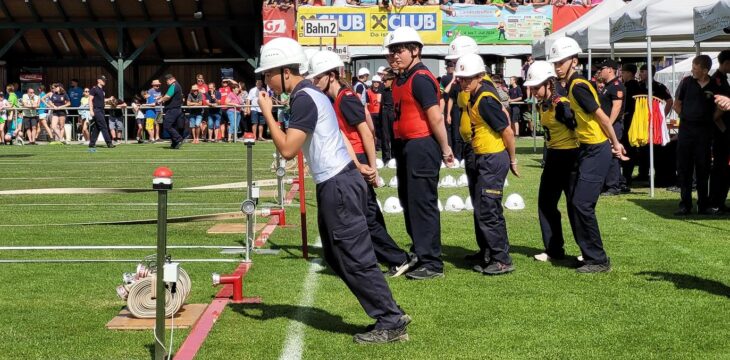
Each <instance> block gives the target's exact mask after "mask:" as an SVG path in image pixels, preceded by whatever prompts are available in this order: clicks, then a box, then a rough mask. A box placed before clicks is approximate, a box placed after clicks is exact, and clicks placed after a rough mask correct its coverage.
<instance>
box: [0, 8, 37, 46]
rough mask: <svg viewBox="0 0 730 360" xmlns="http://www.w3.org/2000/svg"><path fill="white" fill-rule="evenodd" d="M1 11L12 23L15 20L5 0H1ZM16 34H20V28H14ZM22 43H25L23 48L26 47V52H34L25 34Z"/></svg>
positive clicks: (21, 38)
mask: <svg viewBox="0 0 730 360" xmlns="http://www.w3.org/2000/svg"><path fill="white" fill-rule="evenodd" d="M0 11H2V12H3V14H4V15H5V17H6V18H7V19H8V20H9V22H10V23H14V22H15V18H14V17H13V14H11V13H10V10H8V6H7V5H5V1H0ZM13 31H14V32H15V34H18V32H20V30H19V29H13ZM20 43H21V44H23V48H25V52H27V53H28V54H33V49H31V48H30V45H29V44H28V41H27V40H25V36H21V37H20Z"/></svg>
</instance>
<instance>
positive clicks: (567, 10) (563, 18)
mask: <svg viewBox="0 0 730 360" xmlns="http://www.w3.org/2000/svg"><path fill="white" fill-rule="evenodd" d="M591 9H593V8H592V7H588V6H580V5H576V6H567V5H566V6H555V7H553V32H555V31H558V30H560V29H561V28H563V27H565V25H568V24H570V23H572V22H573V21H575V20H577V19H578V18H579V17H581V16H583V15H585V14H586V13H587V12H589V11H591Z"/></svg>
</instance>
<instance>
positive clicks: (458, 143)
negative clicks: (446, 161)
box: [446, 109, 465, 161]
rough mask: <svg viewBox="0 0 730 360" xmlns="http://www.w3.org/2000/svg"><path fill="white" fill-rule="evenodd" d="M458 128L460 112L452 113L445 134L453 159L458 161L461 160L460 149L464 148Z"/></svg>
mask: <svg viewBox="0 0 730 360" xmlns="http://www.w3.org/2000/svg"><path fill="white" fill-rule="evenodd" d="M457 110H458V109H457ZM460 126H461V111H452V112H451V125H448V126H447V130H448V132H447V133H446V134H447V135H448V137H449V145H450V146H451V151H452V152H453V153H454V158H455V159H456V160H459V161H461V159H462V152H463V150H462V149H463V147H464V146H465V144H464V140H463V139H462V138H461V132H460V131H459V127H460Z"/></svg>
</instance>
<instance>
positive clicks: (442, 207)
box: [438, 199, 444, 212]
mask: <svg viewBox="0 0 730 360" xmlns="http://www.w3.org/2000/svg"><path fill="white" fill-rule="evenodd" d="M438 208H439V212H441V211H444V205H442V204H441V199H438Z"/></svg>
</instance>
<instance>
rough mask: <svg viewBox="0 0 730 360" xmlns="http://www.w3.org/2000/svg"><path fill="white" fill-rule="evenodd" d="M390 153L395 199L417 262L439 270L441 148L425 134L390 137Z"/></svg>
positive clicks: (433, 269) (441, 269)
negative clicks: (398, 200)
mask: <svg viewBox="0 0 730 360" xmlns="http://www.w3.org/2000/svg"><path fill="white" fill-rule="evenodd" d="M393 150H394V151H393V152H394V155H395V159H396V163H397V165H398V167H397V168H396V177H397V178H398V198H400V202H401V206H402V207H403V215H404V218H405V223H406V232H408V236H410V237H411V241H412V242H413V245H412V246H411V252H412V253H414V254H416V255H417V256H418V260H419V265H420V266H423V267H425V268H428V269H430V270H432V271H437V272H442V271H443V268H444V263H443V260H441V213H440V212H439V209H438V181H439V170H440V169H441V148H440V147H439V145H438V143H437V142H436V139H434V138H433V137H432V136H426V137H422V138H418V139H411V140H402V139H398V140H394V141H393Z"/></svg>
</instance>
